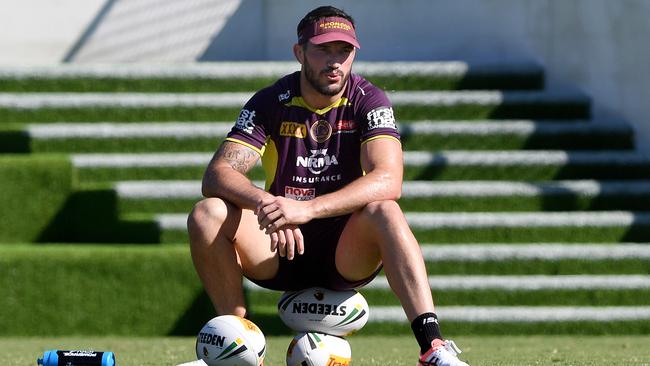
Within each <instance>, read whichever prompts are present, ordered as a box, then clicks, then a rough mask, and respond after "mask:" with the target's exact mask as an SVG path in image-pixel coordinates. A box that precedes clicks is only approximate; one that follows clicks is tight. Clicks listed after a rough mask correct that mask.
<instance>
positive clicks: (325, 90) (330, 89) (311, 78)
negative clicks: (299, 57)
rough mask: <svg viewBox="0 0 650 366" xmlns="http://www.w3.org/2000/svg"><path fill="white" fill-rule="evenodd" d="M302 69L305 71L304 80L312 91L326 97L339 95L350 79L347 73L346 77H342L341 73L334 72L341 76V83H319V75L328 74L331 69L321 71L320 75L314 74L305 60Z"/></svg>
mask: <svg viewBox="0 0 650 366" xmlns="http://www.w3.org/2000/svg"><path fill="white" fill-rule="evenodd" d="M303 67H304V70H305V78H306V79H307V82H308V83H309V85H311V87H312V88H314V90H316V91H317V92H319V93H321V94H323V95H327V96H334V95H336V94H338V93H340V92H341V90H343V87H344V86H345V85H346V84H347V82H348V79H349V78H350V74H349V73H348V74H347V75H344V74H343V72H342V71H340V70H337V71H336V72H337V73H338V74H339V75H340V76H341V81H340V82H339V83H336V84H331V83H328V82H321V81H320V80H319V76H320V75H321V74H327V73H329V72H330V71H331V69H326V70H322V71H321V72H320V73H316V72H315V71H314V69H313V68H312V67H311V65H309V62H308V61H307V60H305V62H304V64H303Z"/></svg>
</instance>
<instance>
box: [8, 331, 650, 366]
mask: <svg viewBox="0 0 650 366" xmlns="http://www.w3.org/2000/svg"><path fill="white" fill-rule="evenodd" d="M348 340H349V341H350V344H351V346H352V356H353V358H352V359H353V364H354V365H357V366H373V365H382V366H389V365H395V366H397V365H408V366H412V365H414V364H415V356H414V355H415V354H416V352H417V349H416V345H415V342H414V341H413V339H412V338H411V337H409V336H364V335H356V336H352V337H349V338H348ZM289 341H290V337H289V336H283V337H268V338H267V344H268V353H267V358H266V363H265V365H267V366H276V365H279V366H283V365H284V364H285V363H284V353H285V351H286V348H287V346H288V344H289ZM455 341H456V343H457V344H458V345H459V346H460V347H461V348H462V349H463V355H462V357H461V358H462V359H464V360H466V361H467V362H469V363H470V364H471V365H472V366H476V365H493V366H497V365H498V366H506V365H507V366H515V365H516V366H522V365H567V366H569V365H571V366H583V365H584V366H586V365H621V366H623V365H625V366H634V365H636V366H640V365H650V348H649V347H648V345H649V344H650V336H617V337H608V336H579V337H575V336H553V335H549V336H526V337H513V336H503V337H500V336H499V337H496V336H489V337H469V336H468V337H458V338H456V339H455ZM48 349H95V350H98V351H112V352H114V353H115V356H116V364H117V365H119V366H141V365H142V366H144V365H150V366H165V365H172V366H174V365H177V364H179V363H181V362H186V361H189V360H191V359H193V357H194V338H182V337H177V338H126V337H119V338H118V337H109V338H97V337H94V338H88V337H83V338H82V337H79V338H19V337H11V338H0V364H1V365H2V366H28V365H35V364H36V359H37V358H38V357H39V356H40V355H42V354H43V352H44V351H45V350H48Z"/></svg>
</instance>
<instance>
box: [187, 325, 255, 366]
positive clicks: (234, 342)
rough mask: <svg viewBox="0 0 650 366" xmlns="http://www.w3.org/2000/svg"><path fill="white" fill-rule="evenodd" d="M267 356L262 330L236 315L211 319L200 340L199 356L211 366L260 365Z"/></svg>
mask: <svg viewBox="0 0 650 366" xmlns="http://www.w3.org/2000/svg"><path fill="white" fill-rule="evenodd" d="M265 355H266V340H265V338H264V334H263V333H262V331H261V330H260V328H258V327H257V325H255V324H254V323H253V322H251V321H250V320H247V319H244V318H240V317H238V316H235V315H222V316H218V317H216V318H213V319H211V320H210V321H209V322H207V323H206V324H205V325H204V326H203V328H202V329H201V331H200V332H199V335H198V336H197V338H196V356H197V358H199V359H201V360H203V361H204V362H205V363H206V364H208V366H259V365H261V364H262V362H263V361H264V356H265Z"/></svg>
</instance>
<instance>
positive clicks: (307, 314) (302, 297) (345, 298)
mask: <svg viewBox="0 0 650 366" xmlns="http://www.w3.org/2000/svg"><path fill="white" fill-rule="evenodd" d="M368 313H369V308H368V303H367V302H366V299H365V298H364V297H363V295H361V294H360V293H359V292H357V291H356V290H346V291H333V290H328V289H325V288H321V287H312V288H308V289H305V290H301V291H294V292H285V293H283V294H282V296H281V297H280V301H279V302H278V314H279V315H280V319H282V321H283V322H284V324H286V326H287V327H289V328H291V329H293V330H295V331H297V332H318V333H325V334H330V335H335V336H347V335H350V334H352V333H354V332H356V331H358V330H359V329H361V328H363V326H364V325H366V323H367V322H368Z"/></svg>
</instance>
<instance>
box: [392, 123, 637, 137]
mask: <svg viewBox="0 0 650 366" xmlns="http://www.w3.org/2000/svg"><path fill="white" fill-rule="evenodd" d="M399 130H400V132H401V133H402V135H404V136H409V135H441V136H452V135H472V136H489V135H518V136H524V137H525V136H531V135H561V134H568V133H571V134H584V135H588V134H594V133H598V134H607V133H611V134H621V133H631V130H630V126H629V125H627V124H625V123H612V122H598V123H596V122H594V121H575V120H571V121H569V120H566V121H564V120H563V121H560V120H555V121H534V120H476V121H413V122H409V123H403V124H400V126H399Z"/></svg>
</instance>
